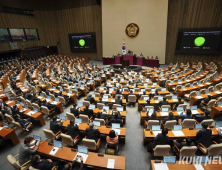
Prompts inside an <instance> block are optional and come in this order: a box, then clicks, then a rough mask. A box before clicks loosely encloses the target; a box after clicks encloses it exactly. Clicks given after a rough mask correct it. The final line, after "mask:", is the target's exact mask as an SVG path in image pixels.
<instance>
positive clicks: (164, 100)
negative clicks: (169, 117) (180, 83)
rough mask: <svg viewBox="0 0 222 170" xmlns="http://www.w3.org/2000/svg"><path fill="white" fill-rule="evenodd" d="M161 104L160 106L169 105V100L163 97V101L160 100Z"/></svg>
mask: <svg viewBox="0 0 222 170" xmlns="http://www.w3.org/2000/svg"><path fill="white" fill-rule="evenodd" d="M159 105H160V106H163V105H169V103H168V101H166V97H164V98H163V101H160V102H159Z"/></svg>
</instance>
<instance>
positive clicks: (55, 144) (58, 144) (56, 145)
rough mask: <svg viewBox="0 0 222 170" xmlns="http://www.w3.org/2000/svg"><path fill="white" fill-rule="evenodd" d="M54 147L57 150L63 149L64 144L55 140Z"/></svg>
mask: <svg viewBox="0 0 222 170" xmlns="http://www.w3.org/2000/svg"><path fill="white" fill-rule="evenodd" d="M53 146H54V147H57V148H62V142H60V141H57V140H53Z"/></svg>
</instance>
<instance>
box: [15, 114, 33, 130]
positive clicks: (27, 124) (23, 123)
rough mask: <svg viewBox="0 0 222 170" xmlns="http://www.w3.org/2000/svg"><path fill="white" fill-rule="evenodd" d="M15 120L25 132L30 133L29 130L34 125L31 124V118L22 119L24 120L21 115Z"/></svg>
mask: <svg viewBox="0 0 222 170" xmlns="http://www.w3.org/2000/svg"><path fill="white" fill-rule="evenodd" d="M14 119H15V121H16V122H18V123H19V124H20V125H21V126H22V128H23V129H24V130H25V131H27V132H29V129H28V128H29V127H30V126H31V125H32V123H31V121H30V118H28V119H22V118H21V117H20V115H19V114H17V115H16V116H15V117H14Z"/></svg>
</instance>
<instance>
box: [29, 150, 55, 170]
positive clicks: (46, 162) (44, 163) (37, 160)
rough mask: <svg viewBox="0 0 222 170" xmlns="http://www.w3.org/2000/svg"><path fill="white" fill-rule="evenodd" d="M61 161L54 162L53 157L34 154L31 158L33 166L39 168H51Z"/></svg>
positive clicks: (46, 169)
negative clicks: (48, 157)
mask: <svg viewBox="0 0 222 170" xmlns="http://www.w3.org/2000/svg"><path fill="white" fill-rule="evenodd" d="M58 165H59V162H56V161H55V162H53V161H52V160H51V159H41V157H40V156H39V155H37V154H36V155H34V156H33V157H32V159H31V166H32V167H33V168H36V169H39V170H43V169H44V170H51V169H52V167H54V166H58Z"/></svg>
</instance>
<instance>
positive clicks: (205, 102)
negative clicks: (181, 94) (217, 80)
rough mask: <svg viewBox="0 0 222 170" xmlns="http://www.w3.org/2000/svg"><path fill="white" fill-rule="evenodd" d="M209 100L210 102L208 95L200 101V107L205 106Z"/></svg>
mask: <svg viewBox="0 0 222 170" xmlns="http://www.w3.org/2000/svg"><path fill="white" fill-rule="evenodd" d="M210 100H211V96H210V95H208V96H207V98H206V99H203V100H202V101H201V106H206V105H207V103H208V102H209V101H210Z"/></svg>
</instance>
